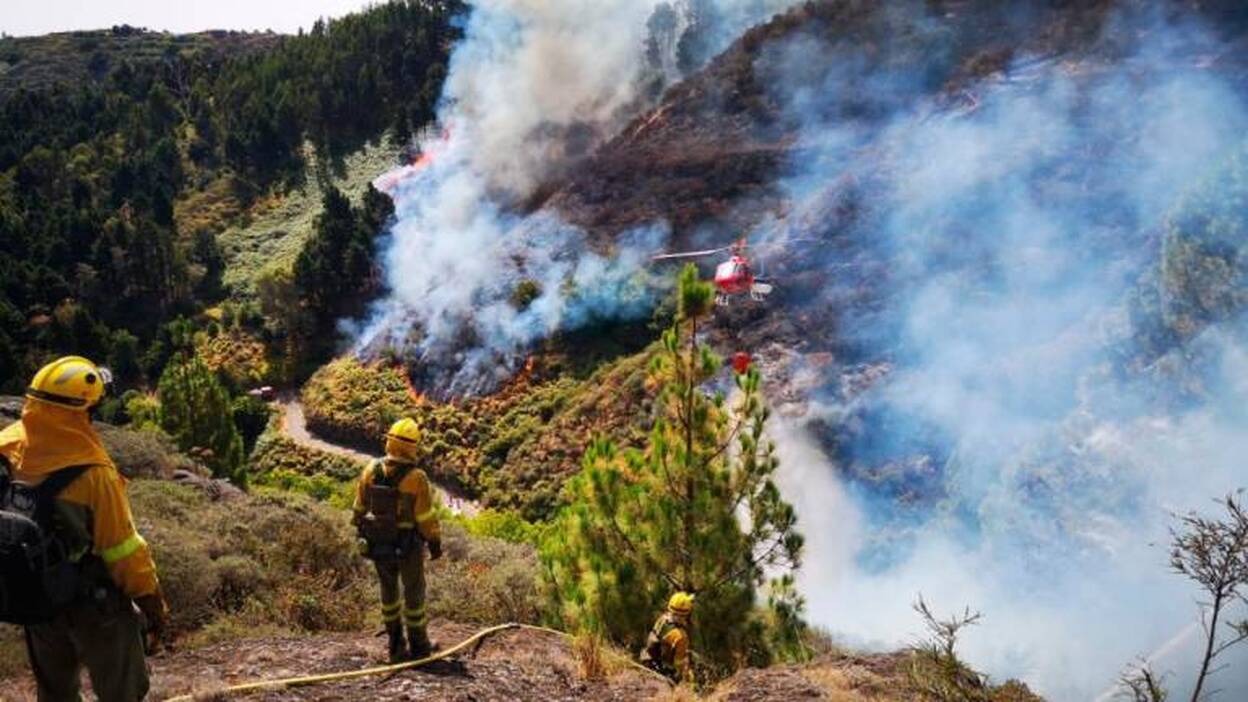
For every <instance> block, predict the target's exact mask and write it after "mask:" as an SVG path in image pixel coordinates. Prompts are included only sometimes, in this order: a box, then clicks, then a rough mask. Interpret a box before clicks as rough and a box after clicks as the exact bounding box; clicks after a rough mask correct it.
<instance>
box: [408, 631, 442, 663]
mask: <svg viewBox="0 0 1248 702" xmlns="http://www.w3.org/2000/svg"><path fill="white" fill-rule="evenodd" d="M407 640H408V641H410V642H411V643H412V650H411V656H412V660H418V659H421V658H427V657H428V656H429V655H430V654H432V653H433V652H434V651H436V650H438V645H437V644H436V643H434V642H432V641H430V640H429V634H428V633H426V632H425V630H424V629H408V630H407Z"/></svg>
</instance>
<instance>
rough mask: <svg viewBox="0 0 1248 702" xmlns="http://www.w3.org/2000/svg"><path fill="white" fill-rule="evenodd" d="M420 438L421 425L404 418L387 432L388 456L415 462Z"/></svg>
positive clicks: (409, 418)
mask: <svg viewBox="0 0 1248 702" xmlns="http://www.w3.org/2000/svg"><path fill="white" fill-rule="evenodd" d="M420 438H421V431H420V425H419V424H417V423H416V420H414V419H412V418H411V417H404V418H402V419H400V420H399V421H397V422H395V423H394V424H393V425H391V426H390V431H388V432H386V455H387V456H393V457H395V458H406V459H408V460H415V458H416V449H417V447H418V446H419V445H420Z"/></svg>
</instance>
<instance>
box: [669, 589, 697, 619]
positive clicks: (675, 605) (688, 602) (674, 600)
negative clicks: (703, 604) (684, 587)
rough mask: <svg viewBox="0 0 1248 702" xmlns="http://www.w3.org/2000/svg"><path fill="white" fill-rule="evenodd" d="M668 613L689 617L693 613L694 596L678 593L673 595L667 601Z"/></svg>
mask: <svg viewBox="0 0 1248 702" xmlns="http://www.w3.org/2000/svg"><path fill="white" fill-rule="evenodd" d="M667 611H669V612H671V613H672V614H679V615H681V616H688V615H689V614H691V613H692V612H693V595H692V594H690V593H688V592H678V593H676V594H674V595H672V597H671V599H669V600H668V601H667Z"/></svg>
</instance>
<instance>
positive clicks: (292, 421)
mask: <svg viewBox="0 0 1248 702" xmlns="http://www.w3.org/2000/svg"><path fill="white" fill-rule="evenodd" d="M274 404H275V405H276V406H277V407H278V409H279V410H281V412H282V433H284V434H285V435H286V436H288V437H290V438H291V440H293V441H294V442H295V443H297V444H299V445H300V446H306V447H308V448H311V449H316V450H317V451H325V452H326V453H334V454H337V455H339V456H345V457H347V458H350V459H351V460H354V461H359V462H361V463H367V462H369V461H372V460H374V459H377V458H381V454H380V453H376V454H370V453H365V452H363V451H359V450H357V449H354V448H351V447H349V446H341V445H339V444H334V443H330V442H328V441H325V440H324V439H321V438H319V437H317V436H314V435H313V434H312V432H311V431H309V430H308V419H307V417H306V416H305V415H304V411H303V403H302V402H300V401H299V399H298V398H297V397H294V396H289V395H284V396H282V397H280V398H279V399H278V400H277V401H276V402H275V403H274ZM434 489H435V490H436V491H437V493H438V498H439V499H440V500H441V501H442V504H444V505H446V506H447V507H448V508H449V509H450V510H451V511H452V512H454V513H455V514H466V515H469V516H471V515H474V514H477V513H478V512H480V511H481V505H480V504H479V503H478V502H476V501H475V500H471V499H469V498H467V497H464V496H463V495H460V494H457V493H456V492H454V491H452V490H450V489H448V488H447V487H446V486H445V485H438V484H436V483H435V484H434Z"/></svg>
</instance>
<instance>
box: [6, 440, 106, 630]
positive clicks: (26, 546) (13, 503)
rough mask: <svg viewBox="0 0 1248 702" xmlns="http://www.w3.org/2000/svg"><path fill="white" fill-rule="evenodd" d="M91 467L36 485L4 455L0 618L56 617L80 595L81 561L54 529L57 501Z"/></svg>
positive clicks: (18, 620) (77, 468)
mask: <svg viewBox="0 0 1248 702" xmlns="http://www.w3.org/2000/svg"><path fill="white" fill-rule="evenodd" d="M88 468H90V466H71V467H69V468H61V469H60V470H58V471H56V472H54V473H52V474H51V475H49V476H48V477H47V478H45V479H44V481H43V482H42V483H39V485H37V486H35V487H30V486H28V485H26V484H24V483H19V482H16V481H14V480H13V479H12V472H11V471H10V466H9V462H8V461H7V460H5V459H4V458H3V457H0V622H6V623H9V624H22V625H26V624H40V623H43V622H47V621H51V620H52V618H53V617H54V616H56V614H57V613H58V612H60V611H61V610H62V609H64V608H65V606H66V605H69V604H71V603H72V602H73V601H74V600H75V599H77V598H78V595H79V594H80V590H81V588H80V587H79V585H80V581H81V577H80V575H81V565H80V563H79V562H78V561H76V560H74V559H73V558H72V557H71V555H70V553H69V550H68V549H67V548H66V546H65V544H64V542H63V541H62V540H61V539H60V538H58V537H57V535H56V534H55V533H54V529H53V528H52V513H53V510H54V508H55V506H54V500H55V499H56V496H57V495H59V494H60V493H61V491H62V490H64V489H65V488H67V487H69V484H70V483H72V482H74V480H76V479H77V478H78V476H80V475H82V474H83V473H84V472H85V471H86V470H87V469H88Z"/></svg>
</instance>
